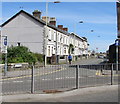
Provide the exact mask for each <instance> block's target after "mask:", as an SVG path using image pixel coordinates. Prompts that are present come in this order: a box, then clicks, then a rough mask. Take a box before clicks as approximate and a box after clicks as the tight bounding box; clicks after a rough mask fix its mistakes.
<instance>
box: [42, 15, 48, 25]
mask: <svg viewBox="0 0 120 104" xmlns="http://www.w3.org/2000/svg"><path fill="white" fill-rule="evenodd" d="M46 18H47V23H49V19H50V17H47V16H42V20H43V21H45V22H46Z"/></svg>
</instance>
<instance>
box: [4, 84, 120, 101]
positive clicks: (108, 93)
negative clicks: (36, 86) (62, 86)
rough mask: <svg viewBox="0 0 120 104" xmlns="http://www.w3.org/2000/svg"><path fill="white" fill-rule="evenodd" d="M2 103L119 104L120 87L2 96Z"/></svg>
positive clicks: (98, 87) (109, 86) (108, 86)
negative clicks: (71, 103)
mask: <svg viewBox="0 0 120 104" xmlns="http://www.w3.org/2000/svg"><path fill="white" fill-rule="evenodd" d="M2 102H118V85H106V86H96V87H87V88H81V89H75V90H71V91H67V92H59V93H50V94H18V95H17V94H16V95H6V96H2Z"/></svg>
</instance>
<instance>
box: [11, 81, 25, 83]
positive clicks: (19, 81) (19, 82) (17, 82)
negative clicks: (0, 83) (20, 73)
mask: <svg viewBox="0 0 120 104" xmlns="http://www.w3.org/2000/svg"><path fill="white" fill-rule="evenodd" d="M13 82H14V83H22V82H23V81H13Z"/></svg>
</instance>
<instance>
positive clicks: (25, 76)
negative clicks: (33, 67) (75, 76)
mask: <svg viewBox="0 0 120 104" xmlns="http://www.w3.org/2000/svg"><path fill="white" fill-rule="evenodd" d="M63 70H67V69H66V68H61V69H59V70H55V71H52V72H48V73H42V74H35V75H34V76H42V75H49V74H52V73H56V72H59V71H63ZM31 76H32V75H24V76H19V77H12V78H5V79H0V81H6V80H13V79H21V78H27V77H31Z"/></svg>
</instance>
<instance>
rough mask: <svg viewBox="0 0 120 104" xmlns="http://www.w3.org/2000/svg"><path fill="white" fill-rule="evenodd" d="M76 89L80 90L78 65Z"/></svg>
mask: <svg viewBox="0 0 120 104" xmlns="http://www.w3.org/2000/svg"><path fill="white" fill-rule="evenodd" d="M76 89H79V65H76Z"/></svg>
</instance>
